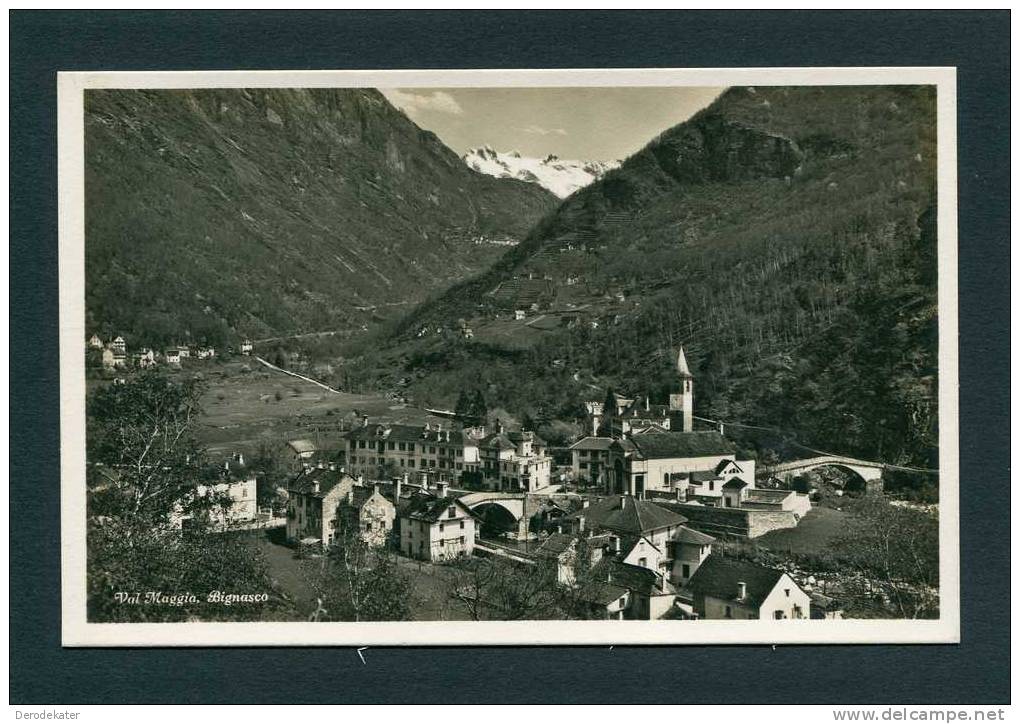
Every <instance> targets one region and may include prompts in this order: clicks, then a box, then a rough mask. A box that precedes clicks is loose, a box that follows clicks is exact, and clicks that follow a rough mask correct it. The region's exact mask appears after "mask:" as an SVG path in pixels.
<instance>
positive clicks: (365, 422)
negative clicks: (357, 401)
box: [361, 413, 368, 427]
mask: <svg viewBox="0 0 1020 724" xmlns="http://www.w3.org/2000/svg"><path fill="white" fill-rule="evenodd" d="M361 426H362V427H368V415H366V414H364V413H362V415H361Z"/></svg>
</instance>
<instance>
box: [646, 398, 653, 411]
mask: <svg viewBox="0 0 1020 724" xmlns="http://www.w3.org/2000/svg"><path fill="white" fill-rule="evenodd" d="M651 409H652V405H651V402H649V400H648V395H645V412H648V411H649V410H651Z"/></svg>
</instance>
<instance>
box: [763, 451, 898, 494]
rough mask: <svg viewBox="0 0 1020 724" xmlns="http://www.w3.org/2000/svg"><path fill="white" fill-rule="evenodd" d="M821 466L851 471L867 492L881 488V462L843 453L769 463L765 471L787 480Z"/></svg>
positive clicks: (882, 467)
mask: <svg viewBox="0 0 1020 724" xmlns="http://www.w3.org/2000/svg"><path fill="white" fill-rule="evenodd" d="M821 467H834V468H839V469H841V470H847V471H849V472H851V473H853V474H854V475H856V476H857V477H858V478H860V479H861V480H862V481H863V482H864V489H865V490H866V491H868V492H872V491H879V490H881V489H882V471H883V470H885V465H884V464H883V463H876V462H872V461H870V460H858V459H857V458H850V457H845V456H843V455H820V456H818V457H814V458H804V459H802V460H790V461H788V462H785V463H778V464H776V465H770V466H769V467H768V468H766V470H765V472H766V473H767V474H768V475H771V476H773V477H776V478H780V479H785V480H787V481H789V480H791V479H792V478H794V477H795V476H797V475H801V474H802V473H807V472H810V471H811V470H814V469H816V468H821Z"/></svg>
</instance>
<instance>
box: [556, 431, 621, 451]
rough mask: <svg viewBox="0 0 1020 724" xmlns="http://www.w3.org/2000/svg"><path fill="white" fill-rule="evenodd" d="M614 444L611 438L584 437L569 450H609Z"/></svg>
mask: <svg viewBox="0 0 1020 724" xmlns="http://www.w3.org/2000/svg"><path fill="white" fill-rule="evenodd" d="M612 444H613V438H611V437H593V436H591V435H589V436H588V437H582V438H581V439H580V440H578V441H577V442H575V443H574V444H573V445H571V446H570V447H569V448H567V449H568V450H608V449H609V448H610V447H611V446H612Z"/></svg>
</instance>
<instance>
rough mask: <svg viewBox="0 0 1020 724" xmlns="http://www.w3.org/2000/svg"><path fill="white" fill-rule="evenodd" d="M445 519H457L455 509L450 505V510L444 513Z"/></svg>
mask: <svg viewBox="0 0 1020 724" xmlns="http://www.w3.org/2000/svg"><path fill="white" fill-rule="evenodd" d="M446 517H447V518H456V517H457V508H456V507H455V506H452V505H451V506H450V509H449V510H447V511H446Z"/></svg>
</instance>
